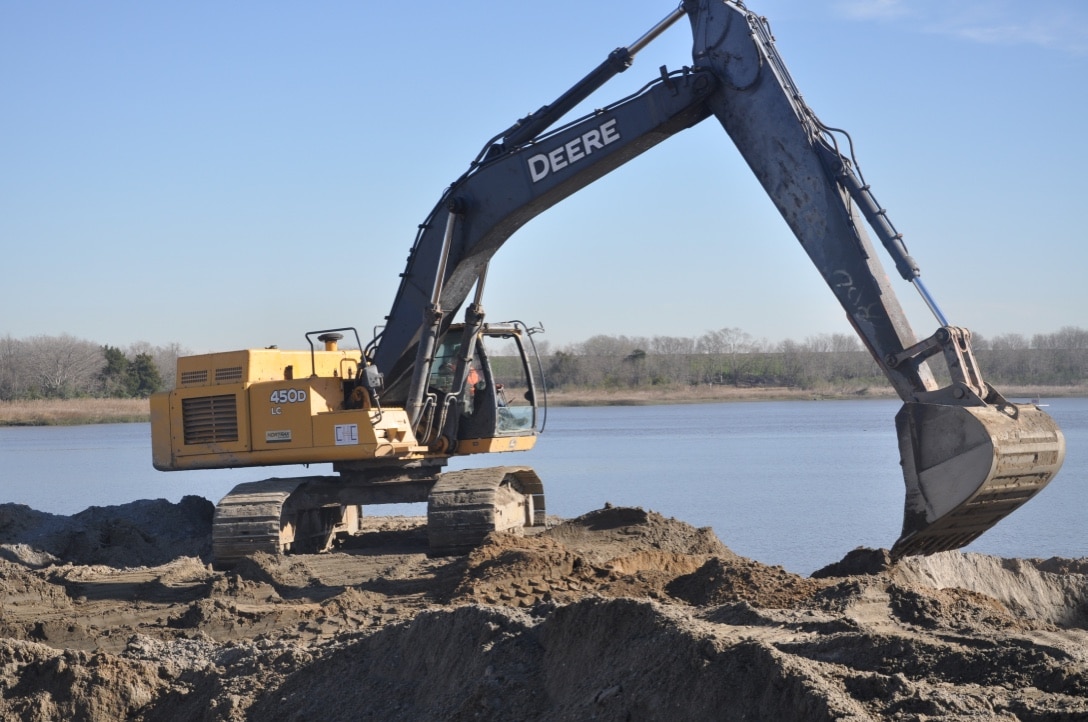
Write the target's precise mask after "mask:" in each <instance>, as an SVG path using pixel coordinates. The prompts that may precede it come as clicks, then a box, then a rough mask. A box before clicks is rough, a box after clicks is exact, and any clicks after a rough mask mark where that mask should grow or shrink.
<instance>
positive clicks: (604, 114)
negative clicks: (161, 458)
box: [369, 0, 1064, 556]
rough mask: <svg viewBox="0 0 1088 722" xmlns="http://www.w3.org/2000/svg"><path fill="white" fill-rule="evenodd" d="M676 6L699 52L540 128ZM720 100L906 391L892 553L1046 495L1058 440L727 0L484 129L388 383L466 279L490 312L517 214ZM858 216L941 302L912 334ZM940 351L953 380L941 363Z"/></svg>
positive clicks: (474, 313)
mask: <svg viewBox="0 0 1088 722" xmlns="http://www.w3.org/2000/svg"><path fill="white" fill-rule="evenodd" d="M684 16H686V17H687V18H688V20H689V21H690V24H691V30H692V37H693V51H692V58H693V66H691V67H690V68H685V69H683V70H681V71H678V72H674V73H667V72H666V71H665V70H664V69H662V72H661V77H660V78H658V79H656V80H655V81H653V82H652V83H650V84H648V85H647V86H646V87H644V88H643V89H642V90H641V91H640V92H638V93H636V94H635V95H633V96H630V97H628V98H625V99H623V100H620V101H618V102H616V103H614V104H612V105H610V106H607V107H605V108H603V109H601V110H598V111H595V112H594V113H592V114H591V115H589V116H587V117H584V118H581V119H579V120H576V121H573V122H571V123H569V124H567V125H565V126H563V127H560V128H558V129H556V130H550V128H552V127H553V126H554V125H555V124H556V123H557V122H558V121H559V119H560V118H562V117H563V116H564V115H565V114H566V113H567V112H568V111H569V110H570V109H572V108H573V107H574V106H576V105H577V104H578V103H579V102H581V101H582V100H583V99H585V98H586V97H588V96H589V95H590V94H591V93H592V92H594V91H595V90H597V89H598V88H599V87H601V86H602V85H603V84H604V83H605V82H607V80H608V79H609V78H611V77H612V76H613V75H615V74H616V73H619V72H623V71H624V70H625V69H626V68H627V67H628V66H629V65H630V64H631V62H632V60H633V57H634V55H635V53H637V52H638V50H640V49H641V48H642V47H644V46H645V44H646V43H648V42H650V41H651V40H652V39H653V38H654V37H656V36H657V35H658V34H660V33H661V32H663V31H664V30H665V28H667V27H668V26H669V25H672V24H673V23H674V22H676V21H677V20H679V19H680V18H682V17H684ZM711 116H714V117H716V118H717V120H718V121H719V122H720V123H721V125H722V127H723V128H724V129H725V131H726V132H727V133H728V135H729V136H730V138H731V139H732V140H733V142H734V144H735V145H736V147H737V148H738V150H739V151H740V153H741V154H742V156H743V157H744V158H745V160H746V162H747V163H748V165H749V167H750V168H751V170H752V171H753V173H754V174H755V176H756V178H757V179H758V180H759V182H760V183H761V184H762V186H763V188H764V190H765V191H766V192H767V194H768V196H769V197H770V198H771V200H772V201H773V202H774V204H775V205H776V207H777V208H778V210H779V212H780V213H781V214H782V217H783V218H784V219H785V221H786V223H787V225H788V226H789V228H790V230H791V231H792V232H793V234H794V235H795V236H796V237H797V239H798V241H799V242H800V244H801V246H802V248H803V249H804V250H805V252H806V253H807V254H808V256H809V258H810V259H811V260H812V262H813V264H814V265H815V267H816V269H817V271H818V272H819V273H820V274H821V276H822V277H823V279H824V281H825V282H826V283H827V285H828V286H829V288H830V289H831V290H832V292H833V293H834V295H835V297H836V298H837V299H838V301H839V303H840V304H841V305H842V307H843V309H844V311H845V312H846V315H847V318H848V319H849V322H850V323H851V325H852V326H853V328H854V329H855V331H856V332H857V333H858V335H859V336H860V337H861V339H862V340H863V342H864V344H865V346H866V348H867V349H868V350H869V352H870V353H871V354H872V356H873V358H874V359H875V360H876V362H877V363H878V364H879V365H880V368H881V369H882V370H883V372H884V374H885V375H886V376H887V378H888V380H889V382H890V383H891V385H892V387H893V388H894V389H895V390H896V392H897V393H898V395H899V396H900V397H901V398H902V400H903V401H904V406H903V409H902V410H901V411H900V413H899V414H898V415H897V418H896V426H897V431H898V436H899V445H900V452H901V457H902V464H903V471H904V480H905V483H906V487H907V501H906V505H905V515H904V526H903V533H902V536H901V537H900V539H899V540H898V541H897V542H896V544H895V546H894V547H893V554H895V555H896V556H902V555H906V554H918V553H923V554H927V553H932V552H936V551H941V550H944V549H953V548H959V547H962V546H964V545H966V544H968V543H969V542H970V541H972V540H973V539H975V538H976V537H977V536H978V535H980V534H981V533H983V532H984V531H985V530H986V529H989V528H990V527H992V526H993V525H994V524H996V523H997V522H998V521H999V520H1000V519H1002V518H1004V517H1005V516H1006V515H1008V514H1009V513H1011V512H1012V511H1013V510H1014V509H1016V508H1018V507H1019V506H1020V505H1021V504H1023V503H1024V502H1025V501H1027V500H1028V499H1029V498H1031V497H1032V496H1033V495H1034V494H1036V493H1038V491H1039V490H1041V489H1042V488H1043V487H1044V486H1045V485H1046V484H1047V483H1048V482H1049V481H1050V479H1051V478H1053V476H1054V475H1055V474H1056V473H1057V471H1058V469H1059V468H1060V466H1061V463H1062V459H1063V457H1064V439H1063V437H1062V434H1061V432H1060V430H1059V429H1058V427H1057V425H1056V424H1054V422H1053V421H1052V420H1051V419H1050V417H1049V416H1047V415H1046V414H1045V413H1043V412H1042V411H1040V410H1039V409H1037V408H1035V407H1034V406H1031V405H1018V404H1011V403H1009V402H1008V401H1006V400H1005V399H1004V398H1003V397H1001V395H1000V394H999V393H998V392H997V391H996V390H994V389H993V388H992V387H991V386H990V385H989V384H987V383H986V382H985V381H984V380H983V378H982V375H981V372H980V371H979V369H978V365H977V363H976V361H975V358H974V355H973V352H972V350H971V346H970V332H969V331H967V330H966V329H963V328H959V327H955V326H950V325H949V324H948V323H947V322H946V320H945V318H944V315H943V313H942V312H941V310H940V309H939V308H938V307H937V305H936V303H935V302H934V300H933V298H932V297H931V295H930V294H929V292H928V290H927V289H926V288H925V286H924V285H923V284H922V282H921V278H920V271H919V269H918V265H917V264H916V263H915V262H914V260H913V259H912V258H911V257H910V255H909V254H908V253H907V251H906V247H905V246H904V244H903V242H902V237H901V236H900V235H899V234H898V232H897V231H896V230H895V228H894V226H892V225H891V223H890V221H889V220H888V219H887V214H886V213H885V212H884V210H883V209H882V208H881V207H880V206H879V204H877V202H876V200H875V198H874V196H873V194H872V192H871V190H870V188H869V186H868V185H867V184H866V183H865V182H864V181H863V180H862V177H861V175H860V173H859V171H858V170H857V164H856V163H855V162H854V160H853V159H852V154H851V153H849V152H844V150H846V149H847V148H849V147H850V145H849V142H848V138H847V137H846V136H845V135H844V134H841V133H836V132H835V131H833V130H832V129H830V128H828V127H827V126H824V125H823V124H822V123H821V122H820V121H819V120H818V119H817V118H816V116H815V114H814V113H812V111H811V110H810V109H809V108H808V107H807V106H806V105H805V104H804V102H803V100H802V99H801V94H800V92H799V91H798V90H797V89H796V87H795V86H794V84H793V81H792V80H791V78H790V76H789V73H788V71H787V69H786V66H785V64H784V63H783V62H782V60H781V58H780V57H779V56H778V53H777V51H776V49H775V47H774V43H773V40H772V38H771V35H770V32H769V30H768V28H767V26H766V23H765V21H764V20H763V19H762V18H760V17H758V16H756V15H754V14H752V13H750V12H749V11H748V10H747V9H746V8H745V7H744V6H743V4H741V3H740V2H734V1H731V0H684V2H683V3H682V4H681V5H680V7H678V8H677V9H676V10H675V11H673V12H672V13H671V14H670V15H669V16H668V17H666V18H665V19H664V20H663V21H662V22H661V23H659V24H658V25H656V26H654V28H652V29H651V30H650V31H649V32H648V33H646V35H644V36H643V37H641V38H639V39H638V40H637V41H636V42H635V43H633V44H632V45H631V46H628V47H626V48H619V49H617V50H616V51H613V52H612V53H611V54H610V55H609V56H608V58H607V59H606V60H605V61H604V62H603V63H602V64H601V65H600V66H599V67H598V68H596V69H595V70H593V71H592V72H591V73H590V74H588V75H587V76H586V77H585V78H584V79H583V80H582V81H580V82H579V83H577V84H576V85H575V86H573V87H572V88H571V89H570V90H568V91H567V92H566V93H564V94H563V95H562V96H561V97H560V98H559V99H557V100H556V101H555V102H554V103H552V104H550V105H546V106H544V107H542V108H541V109H540V110H538V111H536V112H535V113H533V114H531V115H529V116H527V117H526V118H523V119H522V120H520V121H518V123H516V124H515V125H514V126H512V127H511V128H509V129H507V130H506V131H504V132H502V133H500V134H499V135H497V136H496V137H495V138H493V139H492V140H491V141H489V142H488V143H487V144H486V145H485V148H484V150H483V151H482V152H481V154H480V156H479V157H478V158H477V160H476V161H475V162H474V163H473V164H472V166H471V167H470V169H469V170H468V172H466V173H465V174H464V175H463V176H462V177H461V178H459V179H458V180H457V181H455V182H454V183H453V184H452V185H451V186H450V187H449V188H448V189H447V191H446V192H445V194H444V195H443V197H442V198H441V200H440V201H439V203H438V204H437V205H436V206H435V208H434V210H433V211H432V212H431V214H430V215H429V216H428V218H427V220H426V221H425V222H424V223H423V224H422V225H421V226H420V230H419V233H418V235H417V238H416V242H415V244H414V245H413V247H412V251H411V254H410V256H409V258H408V263H407V267H406V269H405V272H404V273H403V274H402V280H401V284H400V288H399V290H398V293H397V296H396V298H395V301H394V304H393V307H392V309H391V311H390V314H389V316H388V317H387V319H386V324H385V328H384V330H383V331H382V333H381V335H380V337H379V338H378V339H377V345H376V348H375V349H372V350H371V352H370V354H369V355H370V357H371V359H372V361H373V363H374V365H375V366H376V368H377V369H378V370H379V371H380V372H381V373H382V374H383V375H384V379H385V387H384V390H383V391H382V397H383V399H385V400H387V401H388V402H390V403H402V404H404V406H405V407H406V408H407V409H409V410H410V412H411V409H412V408H413V406H418V401H417V400H418V398H419V397H420V395H421V394H422V388H421V384H422V379H424V378H426V375H427V372H428V369H429V364H430V363H431V361H432V360H433V349H434V344H435V342H436V340H437V339H439V338H441V336H442V335H443V334H444V332H445V329H446V328H448V326H449V324H450V323H451V321H452V318H453V316H454V314H455V313H456V312H457V310H458V309H459V308H460V307H461V305H462V304H463V303H464V302H465V300H466V299H467V297H468V294H469V293H470V291H471V290H472V288H473V287H474V286H475V287H476V288H477V302H475V303H473V304H472V305H471V306H470V308H469V314H468V317H469V318H468V322H469V326H470V327H471V326H472V325H473V324H474V323H476V324H478V323H480V322H482V309H481V308H480V305H479V299H480V298H481V296H482V286H483V283H484V278H485V276H486V269H487V265H488V262H489V261H490V259H491V257H492V256H493V255H494V253H495V252H496V251H497V250H498V249H499V248H500V247H501V246H502V244H503V243H504V242H505V241H506V240H507V239H508V238H509V237H510V236H511V235H512V234H513V233H514V232H515V231H517V230H518V228H520V227H521V226H522V225H524V224H525V223H527V222H528V221H529V220H530V219H532V218H533V217H534V216H536V215H537V214H539V213H541V212H543V211H544V210H546V209H547V208H549V207H551V206H552V205H555V204H556V203H558V202H559V201H561V200H562V199H564V198H566V197H567V196H569V195H571V194H572V193H574V192H576V191H578V190H579V189H581V188H583V187H585V186H586V185H588V184H589V183H592V182H594V181H595V180H597V179H599V178H600V177H602V176H603V175H605V174H606V173H608V172H609V171H611V170H614V169H615V168H617V167H619V166H620V165H622V164H624V163H626V162H628V161H629V160H631V159H633V158H634V157H636V156H638V155H639V154H641V153H642V152H644V151H646V150H648V149H649V148H651V147H653V146H654V145H657V144H658V143H660V142H662V141H664V140H665V139H667V138H668V137H670V136H671V135H673V134H675V133H678V132H680V131H682V130H684V129H686V128H688V127H691V126H693V125H695V124H697V123H699V122H701V121H703V120H705V119H708V118H709V117H711ZM866 222H867V223H868V225H869V227H870V228H871V229H872V230H873V232H874V233H875V234H876V236H877V238H878V239H879V241H880V243H881V245H882V246H883V247H884V248H885V250H886V251H887V252H888V253H889V254H890V256H891V258H892V260H893V262H894V264H895V267H896V269H897V271H898V273H899V275H900V276H901V277H903V278H904V279H905V280H907V281H909V282H910V283H912V284H913V285H914V286H915V287H916V288H917V290H918V291H919V292H920V293H921V295H922V298H923V299H924V300H925V302H926V304H927V305H928V306H929V308H930V309H931V311H932V312H933V313H934V315H935V317H936V319H937V322H938V328H937V330H936V332H935V333H933V334H932V335H931V336H929V337H927V338H924V339H919V338H918V337H917V336H916V335H915V333H914V332H913V330H912V329H911V326H910V324H909V322H908V321H907V318H906V316H905V314H904V311H903V309H902V307H901V306H900V304H899V302H898V300H897V299H896V296H895V293H894V292H893V290H892V288H891V284H890V281H889V279H888V277H887V275H886V273H885V272H884V270H883V267H882V265H881V263H880V261H879V259H878V256H877V253H876V250H875V247H874V245H873V243H872V241H871V240H870V238H869V236H868V233H867V231H866V229H865V225H866ZM935 355H940V356H941V357H943V358H944V360H945V361H946V363H947V367H948V369H947V375H948V377H949V381H948V382H947V383H945V384H944V385H943V386H942V385H941V384H940V383H938V381H937V380H936V379H935V376H934V374H933V372H932V371H931V369H930V366H929V360H930V359H931V358H933V357H934V356H935Z"/></svg>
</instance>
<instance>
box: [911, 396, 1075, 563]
mask: <svg viewBox="0 0 1088 722" xmlns="http://www.w3.org/2000/svg"><path fill="white" fill-rule="evenodd" d="M895 425H896V431H897V432H898V436H899V453H900V457H901V460H902V464H903V480H904V482H905V483H906V491H907V496H906V503H905V506H904V513H903V533H902V535H901V536H900V537H899V539H898V541H896V542H895V545H894V546H893V547H892V556H893V557H894V558H897V559H898V558H901V557H904V556H910V555H916V554H933V553H936V552H940V551H948V550H950V549H959V548H961V547H964V546H966V545H967V544H970V543H971V542H972V541H974V540H975V539H976V538H978V537H979V536H980V535H981V534H982V533H983V532H985V531H986V530H988V529H989V528H990V527H992V526H994V525H995V524H997V523H998V522H999V521H1001V520H1002V519H1004V518H1005V517H1006V516H1008V515H1009V514H1011V513H1012V512H1013V511H1015V510H1016V509H1018V508H1019V507H1020V506H1021V505H1023V504H1024V503H1025V502H1026V501H1028V500H1029V499H1031V498H1032V497H1033V496H1035V495H1036V494H1038V493H1039V492H1040V491H1042V489H1043V487H1045V486H1046V485H1047V484H1048V483H1049V482H1050V480H1051V479H1053V478H1054V475H1055V474H1057V473H1058V469H1060V468H1061V465H1062V461H1063V460H1064V458H1065V438H1064V437H1063V436H1062V432H1061V430H1060V429H1058V425H1057V424H1056V423H1054V420H1053V419H1051V418H1050V417H1049V416H1048V415H1047V414H1046V413H1044V412H1042V411H1040V410H1039V409H1038V408H1037V407H1035V406H1032V405H1030V404H1002V405H1001V406H951V405H941V404H923V403H907V404H904V405H903V408H902V409H901V410H900V411H899V413H898V414H897V415H896V417H895Z"/></svg>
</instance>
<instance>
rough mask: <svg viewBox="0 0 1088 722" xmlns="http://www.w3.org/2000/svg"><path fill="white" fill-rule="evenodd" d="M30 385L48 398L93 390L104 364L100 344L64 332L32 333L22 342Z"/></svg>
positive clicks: (65, 396) (67, 396) (69, 395)
mask: <svg viewBox="0 0 1088 722" xmlns="http://www.w3.org/2000/svg"><path fill="white" fill-rule="evenodd" d="M25 358H26V362H27V364H28V365H29V368H30V372H31V385H32V387H34V388H36V390H37V391H38V393H39V394H41V395H42V396H45V397H47V398H69V397H71V396H77V395H81V394H91V393H93V391H94V388H95V384H96V381H97V377H98V372H99V371H101V370H102V366H103V365H104V364H105V357H104V356H103V355H102V348H101V347H100V346H99V345H98V344H95V343H92V342H90V341H84V340H82V339H78V338H75V337H73V336H69V335H68V334H64V335H62V336H34V337H32V338H30V339H27V340H26V342H25Z"/></svg>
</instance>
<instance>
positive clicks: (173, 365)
mask: <svg viewBox="0 0 1088 722" xmlns="http://www.w3.org/2000/svg"><path fill="white" fill-rule="evenodd" d="M186 353H188V351H186V350H185V349H183V348H182V347H181V346H179V345H177V344H171V345H169V346H152V345H151V344H148V343H143V342H141V343H136V344H133V345H131V346H129V347H128V348H126V349H121V348H117V347H114V346H110V345H108V344H107V345H100V344H96V343H93V342H91V341H87V340H84V339H79V338H75V337H73V336H70V335H68V334H63V335H61V336H32V337H30V338H24V339H15V338H12V337H11V336H6V337H4V338H0V401H15V400H24V399H70V398H78V397H96V398H146V397H148V396H150V395H151V394H153V393H155V392H156V391H161V390H163V389H168V388H172V387H173V385H174V377H175V375H176V373H177V358H178V356H183V355H185V354H186Z"/></svg>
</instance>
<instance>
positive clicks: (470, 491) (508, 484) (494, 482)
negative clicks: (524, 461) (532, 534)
mask: <svg viewBox="0 0 1088 722" xmlns="http://www.w3.org/2000/svg"><path fill="white" fill-rule="evenodd" d="M544 517H545V510H544V485H543V483H542V482H541V481H540V477H539V476H537V474H536V472H535V471H533V470H532V469H531V468H529V467H527V466H498V467H493V468H488V469H470V470H466V471H451V472H447V473H445V474H442V475H441V477H439V480H438V483H437V484H435V486H434V488H433V489H431V494H430V498H429V499H428V500H427V534H428V536H429V538H430V553H431V555H432V556H448V555H454V554H464V553H466V552H469V551H471V550H472V549H474V548H475V547H478V546H479V545H480V544H481V543H482V542H483V540H484V538H485V537H487V535H488V534H489V533H491V532H493V531H513V532H518V531H523V530H524V529H526V528H532V527H543V526H544V523H545V522H544Z"/></svg>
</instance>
